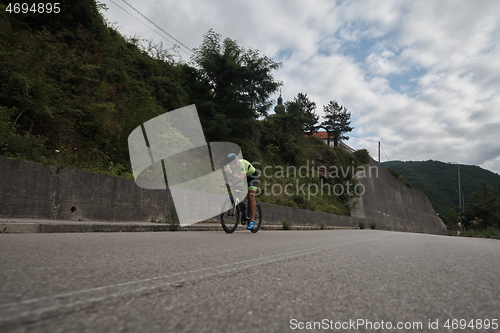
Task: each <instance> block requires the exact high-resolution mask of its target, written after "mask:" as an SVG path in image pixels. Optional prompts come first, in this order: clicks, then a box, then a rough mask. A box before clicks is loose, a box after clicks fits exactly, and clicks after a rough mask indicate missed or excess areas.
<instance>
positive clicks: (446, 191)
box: [382, 160, 500, 214]
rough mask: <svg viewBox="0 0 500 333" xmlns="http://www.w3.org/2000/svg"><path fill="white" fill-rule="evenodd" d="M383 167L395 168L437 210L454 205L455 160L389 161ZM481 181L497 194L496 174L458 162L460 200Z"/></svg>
mask: <svg viewBox="0 0 500 333" xmlns="http://www.w3.org/2000/svg"><path fill="white" fill-rule="evenodd" d="M382 166H383V167H384V168H393V169H394V170H396V171H397V172H398V173H399V174H400V175H401V176H402V177H403V178H404V180H406V181H407V182H408V183H410V184H411V186H412V187H414V188H417V189H419V190H422V191H423V192H424V193H425V194H426V195H427V197H428V198H429V200H430V201H431V203H432V205H433V206H434V209H435V210H436V211H437V212H438V213H439V214H446V212H448V211H449V210H450V209H453V208H455V207H457V206H458V168H457V165H456V164H448V163H444V162H439V161H433V160H429V161H420V162H413V161H407V162H403V161H389V162H384V163H382ZM480 181H484V182H486V183H488V184H489V185H491V186H492V187H493V192H494V193H495V194H496V195H497V196H498V195H500V175H498V174H496V173H494V172H491V171H489V170H485V169H483V168H481V167H479V166H475V165H460V183H461V184H460V185H461V190H462V193H463V195H464V200H463V201H464V202H465V203H467V202H469V201H471V199H472V193H473V192H475V191H478V190H479V189H480V186H479V184H478V183H479V182H480Z"/></svg>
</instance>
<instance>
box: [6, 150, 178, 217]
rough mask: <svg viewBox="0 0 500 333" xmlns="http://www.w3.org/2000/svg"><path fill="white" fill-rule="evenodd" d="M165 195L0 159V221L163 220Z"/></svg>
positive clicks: (99, 177)
mask: <svg viewBox="0 0 500 333" xmlns="http://www.w3.org/2000/svg"><path fill="white" fill-rule="evenodd" d="M167 196H168V192H167V191H161V190H144V189H142V188H140V187H138V186H136V185H135V182H134V181H133V180H131V179H125V178H121V177H113V176H108V175H103V174H95V173H91V172H85V171H80V170H74V169H65V168H63V169H61V168H58V167H56V166H52V165H44V164H41V163H34V162H29V161H22V160H15V159H11V158H7V157H3V156H0V217H7V218H9V217H12V218H36V219H60V220H75V221H78V220H101V221H150V220H151V218H152V217H155V218H156V219H162V220H164V219H165V216H168V215H167V213H166V212H167V207H166V202H167Z"/></svg>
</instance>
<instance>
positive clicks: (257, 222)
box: [250, 201, 262, 234]
mask: <svg viewBox="0 0 500 333" xmlns="http://www.w3.org/2000/svg"><path fill="white" fill-rule="evenodd" d="M256 206H257V207H256V208H257V209H256V210H255V226H254V227H253V228H252V229H250V231H251V232H252V233H254V234H255V233H256V232H257V231H259V229H260V225H261V224H262V208H260V203H259V202H258V201H257V202H256Z"/></svg>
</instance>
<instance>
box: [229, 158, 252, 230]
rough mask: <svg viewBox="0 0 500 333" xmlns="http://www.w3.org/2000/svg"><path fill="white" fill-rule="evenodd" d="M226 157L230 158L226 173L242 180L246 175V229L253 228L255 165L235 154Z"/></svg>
mask: <svg viewBox="0 0 500 333" xmlns="http://www.w3.org/2000/svg"><path fill="white" fill-rule="evenodd" d="M227 157H228V158H229V159H230V160H231V162H229V164H228V165H227V166H226V167H225V168H224V171H225V172H226V174H228V175H230V176H231V177H233V178H234V179H235V180H236V181H243V180H244V179H245V177H246V179H247V184H248V207H249V208H250V222H249V223H248V225H247V229H248V230H250V229H253V227H254V225H255V221H254V220H255V210H256V208H257V204H256V202H255V192H256V191H257V185H258V184H259V176H258V173H257V170H255V167H254V166H253V165H252V164H251V163H250V162H248V161H247V160H244V159H239V158H238V156H237V155H236V154H229V155H227Z"/></svg>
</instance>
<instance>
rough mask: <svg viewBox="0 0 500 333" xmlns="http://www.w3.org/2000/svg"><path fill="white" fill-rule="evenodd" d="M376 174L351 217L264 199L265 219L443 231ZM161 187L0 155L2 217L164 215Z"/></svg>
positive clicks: (414, 199)
mask: <svg viewBox="0 0 500 333" xmlns="http://www.w3.org/2000/svg"><path fill="white" fill-rule="evenodd" d="M370 166H371V167H372V168H375V167H377V168H378V176H377V177H375V176H374V174H373V173H372V175H371V177H365V178H361V179H360V182H361V183H362V184H363V185H364V187H365V189H366V193H365V194H364V195H363V197H362V198H361V200H360V202H359V204H358V209H357V210H356V211H355V212H354V213H353V216H352V217H348V216H338V215H333V214H325V213H319V212H312V211H306V210H301V209H296V208H290V207H282V206H277V205H271V204H266V203H262V209H263V216H264V223H279V222H280V221H281V220H282V219H287V220H289V221H291V222H292V223H293V224H295V225H315V226H317V225H319V224H320V223H321V222H324V223H325V225H327V226H343V227H357V226H358V224H359V222H364V223H365V225H366V226H367V227H368V226H369V224H370V223H376V225H377V228H378V229H385V230H397V231H410V232H422V233H435V234H444V233H446V227H445V226H444V224H443V223H442V222H441V220H440V219H439V218H438V217H437V215H436V212H435V211H434V209H433V208H432V206H431V204H430V202H429V200H428V199H427V197H426V196H425V194H424V193H422V192H420V191H417V190H415V189H410V188H408V187H406V186H405V185H404V184H403V183H401V182H400V181H398V180H397V179H395V178H394V177H393V176H392V175H390V174H389V173H388V172H387V171H385V169H383V168H382V167H379V166H378V164H377V163H376V162H374V161H372V162H371V163H370ZM169 195H170V194H169V192H168V191H165V190H145V189H142V188H140V187H138V186H136V184H135V182H134V181H133V180H132V179H125V178H121V177H113V176H108V175H103V174H94V173H90V172H85V171H80V170H73V169H64V168H63V169H61V168H58V167H55V166H50V165H44V164H40V163H34V162H29V161H22V160H15V159H11V158H7V157H3V156H0V218H36V219H61V220H75V221H78V220H99V221H150V220H151V219H152V218H154V219H156V220H160V219H161V220H167V218H166V217H167V216H169V213H168V212H169V209H168V205H167V203H168V202H170V200H168V199H169Z"/></svg>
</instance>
